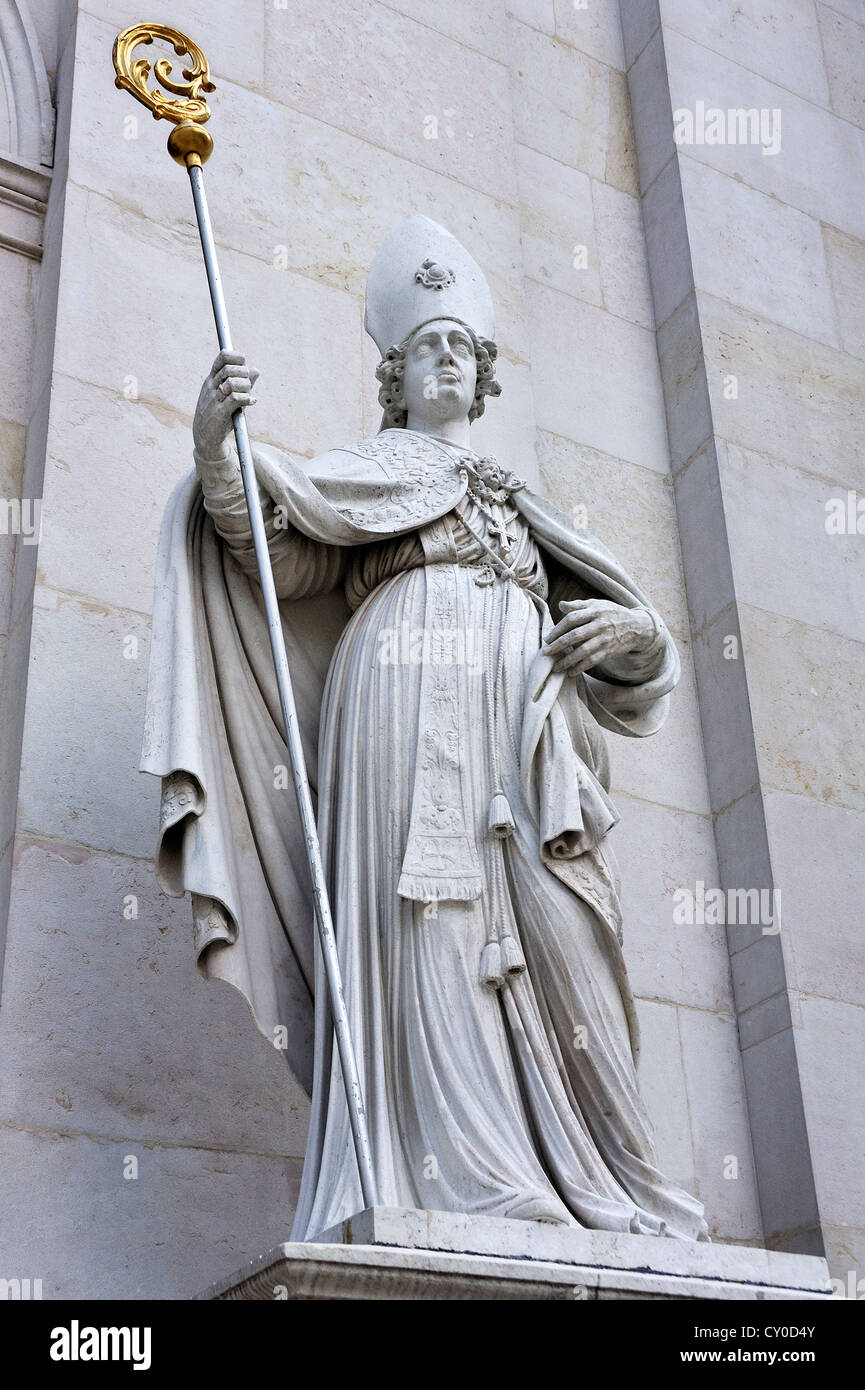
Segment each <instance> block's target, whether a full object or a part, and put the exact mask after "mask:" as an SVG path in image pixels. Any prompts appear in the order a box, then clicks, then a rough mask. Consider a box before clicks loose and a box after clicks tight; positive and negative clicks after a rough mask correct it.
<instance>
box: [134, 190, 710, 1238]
mask: <svg viewBox="0 0 865 1390" xmlns="http://www.w3.org/2000/svg"><path fill="white" fill-rule="evenodd" d="M365 326H366V328H367V331H368V332H369V333H370V335H371V336H372V338H373V339H374V341H375V343H376V344H377V346H378V348H379V351H380V352H381V354H382V360H381V363H380V365H379V367H378V370H377V377H378V380H379V382H380V383H381V390H380V394H379V399H380V401H381V403H382V406H383V410H384V415H383V420H382V425H381V430H380V432H379V433H378V434H377V435H376V436H375V438H372V439H366V440H363V441H361V442H360V443H356V444H348V445H346V446H345V447H343V448H337V449H333V450H331V451H330V452H328V453H325V454H323V455H321V456H320V457H318V458H316V459H314V460H312V462H309V461H308V460H296V459H293V458H290V457H289V456H288V455H286V454H284V453H281V452H280V451H278V450H276V449H273V448H269V447H259V448H257V449H256V451H255V459H256V470H257V473H258V477H259V484H260V489H261V496H262V503H263V506H264V509H265V518H266V522H267V532H268V538H269V545H270V551H271V556H272V561H273V567H274V574H275V579H276V586H277V592H278V595H279V598H280V601H281V608H282V614H283V628H284V633H285V639H286V644H287V649H288V654H289V661H290V664H291V670H292V677H293V680H294V684H295V691H296V696H297V702H298V710H299V716H300V721H301V726H302V733H303V740H304V746H305V751H306V756H307V760H308V765H309V769H310V777H311V781H312V785H313V788H314V790H315V791H316V792H317V798H318V823H319V832H320V836H321V842H322V852H323V860H324V866H325V870H326V873H327V877H328V888H329V895H330V901H331V907H332V911H333V917H334V923H335V927H336V933H337V937H338V945H339V954H340V961H341V965H342V970H343V978H344V981H345V989H346V1000H347V1005H348V1011H349V1017H350V1020H351V1028H352V1033H353V1037H354V1044H355V1048H356V1049H357V1053H358V1059H359V1064H360V1073H361V1081H362V1085H363V1091H364V1095H365V1100H366V1107H367V1112H368V1118H369V1127H370V1133H371V1139H372V1149H373V1157H374V1163H375V1174H376V1181H377V1186H378V1193H379V1201H380V1202H381V1203H382V1205H385V1206H390V1207H416V1208H423V1209H438V1210H446V1211H454V1212H466V1213H483V1214H485V1215H487V1216H503V1217H511V1218H522V1219H525V1220H535V1221H546V1222H553V1223H561V1224H566V1225H582V1226H586V1227H592V1228H597V1229H603V1230H609V1231H626V1232H627V1231H631V1232H639V1233H647V1234H666V1235H669V1236H678V1237H681V1238H684V1239H706V1238H707V1228H706V1223H705V1221H704V1219H703V1212H702V1206H701V1204H700V1203H699V1202H698V1201H697V1200H695V1199H694V1198H693V1197H691V1196H689V1195H688V1194H687V1193H686V1192H684V1191H682V1190H681V1189H680V1188H678V1187H676V1186H675V1185H674V1184H672V1183H671V1182H669V1181H668V1180H667V1179H666V1178H665V1177H664V1176H663V1175H662V1174H661V1173H660V1172H659V1171H658V1168H657V1166H656V1161H655V1156H654V1151H653V1145H652V1139H651V1136H650V1127H649V1123H648V1120H647V1116H646V1113H645V1110H644V1107H643V1104H642V1102H641V1100H640V1096H639V1093H638V1090H637V1082H636V1076H635V1055H636V1047H637V1035H636V1023H635V1018H634V1010H633V1003H632V998H631V994H630V990H629V986H628V981H627V975H626V970H625V965H624V961H623V957H622V949H621V912H620V906H619V897H618V891H617V876H616V870H615V865H614V861H613V857H612V853H611V850H610V847H609V832H610V830H611V829H612V827H613V826H614V824H615V823H616V821H617V819H618V816H617V813H616V810H615V807H614V806H613V804H612V802H611V800H610V797H609V794H608V789H609V771H608V758H607V752H606V747H605V742H604V736H603V732H602V731H603V730H606V731H608V732H612V733H616V734H621V735H624V736H626V737H629V738H633V737H645V736H646V735H649V734H652V733H654V732H655V731H656V730H657V729H658V728H659V727H660V725H661V723H662V722H663V720H664V717H665V714H666V708H667V703H668V699H669V693H670V691H671V690H672V688H673V687H674V685H675V684H676V681H677V679H678V676H679V662H678V657H677V653H676V648H675V646H674V643H673V641H672V639H671V638H670V636H669V633H668V632H667V630H666V628H665V627H664V624H663V622H662V620H661V618H660V616H659V615H658V613H657V612H656V611H655V609H654V608H653V607H652V605H651V603H650V602H649V601H648V599H647V598H646V597H645V596H644V595H643V594H642V593H641V591H640V589H639V588H638V587H637V585H636V584H635V583H634V582H633V580H632V579H630V578H629V576H628V575H627V574H626V573H625V572H624V570H623V569H622V568H621V566H620V565H619V564H618V563H617V561H616V560H615V559H614V557H613V556H612V555H611V554H610V552H609V551H608V550H606V548H605V547H604V546H603V545H601V544H600V543H599V542H598V541H597V540H595V539H594V538H593V537H592V536H590V535H588V534H587V533H586V532H585V531H582V530H577V529H575V528H574V527H573V526H572V524H571V522H570V520H569V518H568V517H567V516H565V515H564V514H563V513H562V512H561V511H559V510H558V509H557V508H556V507H555V506H553V505H552V504H551V503H550V502H548V501H546V500H545V499H543V498H541V497H539V496H537V495H536V494H534V493H533V492H532V491H530V489H529V488H528V487H526V486H525V484H524V483H523V482H522V481H521V480H520V478H519V477H518V476H517V473H516V472H512V471H511V467H510V465H511V464H513V465H514V467H515V468H516V469H517V470H518V469H519V460H518V459H513V460H511V459H508V460H506V461H503V462H501V463H499V462H497V461H496V460H495V459H493V458H488V457H487V458H481V457H478V455H477V454H476V453H475V452H474V451H473V450H472V448H471V444H470V426H471V422H472V421H473V420H474V419H476V418H477V417H478V416H479V415H480V414H481V413H482V412H483V409H484V404H485V401H486V398H487V397H488V396H496V395H498V394H499V391H500V387H499V384H498V383H497V381H496V378H495V362H496V347H495V343H494V341H493V310H492V303H491V297H490V293H489V289H488V286H487V284H486V281H485V279H484V277H483V275H482V273H481V271H480V269H479V268H478V266H477V265H476V263H475V262H474V261H473V259H472V257H471V256H470V255H469V254H468V252H467V251H466V250H465V249H464V248H463V247H462V246H461V245H460V243H459V242H458V241H456V240H455V239H454V238H453V237H452V236H450V235H449V233H447V232H446V231H445V230H444V229H443V228H442V227H440V226H438V225H437V224H436V223H434V222H431V221H429V220H428V219H427V218H424V217H414V218H411V219H410V220H409V221H407V222H405V223H403V224H402V225H400V226H398V227H397V228H396V229H395V230H394V231H393V232H392V234H391V235H390V236H389V237H388V238H387V240H386V241H385V243H384V245H383V246H382V247H381V249H380V251H379V253H378V255H377V257H376V259H375V261H374V263H373V266H372V268H371V271H370V275H369V283H368V286H367V297H366V317H365ZM256 375H257V373H255V372H254V371H252V370H250V369H249V368H248V367H247V365H246V362H245V360H244V358H243V357H242V356H240V355H239V354H234V355H229V354H225V353H223V354H220V356H219V357H217V359H216V361H215V363H214V365H213V369H212V371H211V373H210V375H209V376H208V378H207V380H206V381H205V383H204V386H203V387H202V391H201V395H200V398H199V402H198V408H197V410H196V415H195V424H194V442H195V464H196V472H195V474H191V475H190V476H189V477H188V478H187V479H185V480H184V481H183V482H182V483H181V484H180V485H179V487H178V488H177V489H176V491H175V493H174V494H173V497H172V499H171V502H170V504H169V507H168V511H167V514H166V518H165V522H164V526H163V532H162V538H161V541H160V554H159V561H158V582H157V596H156V609H155V614H154V637H153V655H152V663H151V677H150V691H149V701H148V716H147V730H146V740H145V753H144V763H143V766H144V769H145V770H146V771H149V772H152V773H154V774H156V775H158V776H160V777H161V778H162V779H163V796H162V807H161V834H160V842H159V849H158V857H157V870H158V874H159V878H160V882H161V883H162V885H163V887H164V888H165V890H166V891H167V892H169V893H175V894H181V893H183V892H184V891H188V892H190V893H191V894H192V902H193V915H194V930H195V944H196V951H197V954H198V959H199V962H200V964H201V966H202V968H203V970H204V971H205V973H206V974H208V975H209V976H212V977H218V978H221V979H224V980H227V981H229V982H230V983H232V984H234V985H235V986H236V987H237V988H239V989H240V990H241V991H242V992H243V993H244V995H245V996H246V998H247V1000H248V1001H249V1004H250V1007H251V1009H252V1012H253V1014H254V1017H255V1019H256V1021H257V1022H258V1024H259V1026H260V1027H261V1029H262V1031H263V1032H265V1034H266V1035H268V1036H270V1037H271V1038H273V1039H276V1038H277V1037H279V1038H280V1039H281V1041H282V1045H284V1046H285V1050H286V1054H287V1058H288V1061H289V1064H290V1065H291V1067H292V1069H293V1071H294V1074H295V1075H296V1077H297V1078H298V1079H299V1081H300V1082H301V1083H302V1084H303V1085H304V1086H305V1087H306V1088H307V1090H311V1094H312V1115H311V1123H310V1131H309V1140H308V1146H307V1153H306V1162H305V1166H304V1174H303V1182H302V1188H301V1194H300V1201H299V1206H298V1210H297V1214H296V1219H295V1224H294V1231H293V1233H292V1238H293V1239H299V1240H303V1239H309V1238H312V1237H313V1236H315V1235H316V1234H318V1233H320V1232H322V1231H324V1230H325V1229H327V1228H329V1227H332V1226H334V1225H335V1224H336V1223H337V1222H339V1221H340V1220H342V1219H343V1218H345V1217H347V1216H349V1215H351V1214H353V1213H354V1212H356V1211H359V1210H360V1209H361V1208H362V1207H363V1201H362V1197H361V1191H360V1184H359V1179H358V1175H357V1171H356V1167H355V1162H354V1156H353V1151H352V1143H351V1137H350V1131H349V1123H348V1112H347V1108H346V1100H345V1095H344V1091H343V1087H342V1083H341V1079H340V1075H339V1070H338V1061H337V1058H336V1055H335V1050H334V1047H333V1037H332V1023H331V1017H330V1012H329V1007H328V1004H327V995H326V991H325V989H324V986H323V983H322V980H321V978H320V974H321V969H322V967H321V963H320V961H319V960H318V954H319V953H318V947H317V945H314V933H313V913H312V907H311V901H310V896H309V887H308V883H307V871H306V863H305V859H304V854H303V845H302V841H301V839H300V829H299V824H298V819H297V814H296V808H295V804H294V793H293V789H292V786H291V779H290V777H287V776H286V775H285V764H286V762H287V758H286V750H285V745H284V741H283V739H282V737H281V735H280V732H279V727H280V726H279V709H278V702H277V694H276V688H275V681H274V677H273V673H272V670H271V668H270V664H269V651H268V645H267V640H266V631H265V626H264V616H263V612H262V608H261V603H260V595H259V592H258V588H257V583H256V579H255V574H256V570H255V562H254V556H253V552H252V545H251V537H250V532H249V528H248V524H247V518H246V507H245V502H244V497H243V492H242V487H241V482H240V477H239V471H238V465H237V462H236V459H235V457H234V455H233V453H231V452H230V451H229V449H228V446H227V444H226V440H227V437H228V435H229V432H230V424H231V412H232V411H233V410H235V409H236V408H237V407H238V405H246V404H249V403H250V401H251V400H252V395H251V393H252V389H253V385H254V381H255V378H256ZM314 999H315V1000H316V1001H317V1002H316V1007H315V1009H313V1000H314ZM277 1030H279V1031H278V1032H277Z"/></svg>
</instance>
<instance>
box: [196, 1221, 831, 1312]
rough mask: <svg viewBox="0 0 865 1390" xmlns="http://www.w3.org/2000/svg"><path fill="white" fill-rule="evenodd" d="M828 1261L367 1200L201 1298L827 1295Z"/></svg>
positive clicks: (262, 1258) (270, 1253) (279, 1247)
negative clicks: (329, 1225) (315, 1235)
mask: <svg viewBox="0 0 865 1390" xmlns="http://www.w3.org/2000/svg"><path fill="white" fill-rule="evenodd" d="M830 1296H831V1293H830V1286H829V1272H828V1268H827V1265H826V1261H825V1260H823V1259H819V1258H817V1257H815V1256H811V1255H791V1254H788V1253H786V1252H785V1251H776V1250H760V1249H752V1248H751V1247H749V1246H741V1245H712V1244H709V1243H708V1242H707V1243H702V1242H701V1243H699V1244H691V1243H687V1242H685V1241H679V1240H671V1239H666V1238H663V1237H661V1238H659V1237H653V1236H632V1235H618V1234H614V1233H611V1232H609V1231H587V1230H582V1229H578V1228H565V1227H558V1226H550V1225H544V1224H542V1223H540V1222H529V1221H506V1220H501V1219H498V1218H493V1217H484V1216H464V1215H460V1214H458V1213H451V1212H439V1211H411V1210H404V1209H397V1208H393V1207H371V1208H369V1209H367V1210H366V1211H362V1212H358V1213H357V1215H355V1216H352V1217H350V1218H349V1219H348V1220H347V1221H344V1222H343V1223H342V1224H341V1225H340V1226H338V1227H335V1228H334V1229H333V1230H331V1231H327V1232H325V1233H324V1234H323V1235H322V1236H320V1237H319V1239H318V1240H317V1241H306V1242H299V1241H297V1242H288V1243H286V1244H283V1245H277V1246H275V1247H274V1249H272V1250H269V1251H268V1252H267V1254H265V1255H262V1256H260V1257H259V1258H258V1259H257V1260H252V1261H250V1263H249V1264H248V1265H247V1266H246V1268H245V1269H242V1270H239V1271H238V1272H237V1274H235V1275H233V1276H232V1277H231V1278H230V1279H226V1280H224V1281H222V1282H221V1283H219V1284H215V1285H213V1287H212V1288H210V1289H208V1290H207V1291H206V1292H205V1293H204V1294H202V1295H201V1297H202V1298H204V1299H228V1300H233V1299H241V1300H246V1299H252V1300H255V1299H386V1298H395V1299H412V1300H420V1299H500V1298H513V1299H562V1298H567V1299H581V1300H582V1299H586V1300H588V1299H622V1298H628V1299H632V1298H639V1299H645V1298H654V1299H704V1300H705V1299H712V1300H724V1299H739V1300H741V1299H745V1300H756V1299H815V1298H816V1299H822V1298H828V1297H830Z"/></svg>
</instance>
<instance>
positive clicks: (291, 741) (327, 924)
mask: <svg viewBox="0 0 865 1390" xmlns="http://www.w3.org/2000/svg"><path fill="white" fill-rule="evenodd" d="M187 169H188V172H189V182H190V184H191V186H192V198H193V201H194V203H195V215H196V217H197V219H198V232H199V235H200V237H201V249H202V251H203V252H204V264H205V267H206V269H207V283H208V286H209V288H210V301H211V303H212V305H213V317H214V320H215V323H216V334H217V337H218V339H219V346H220V348H223V349H225V350H227V351H228V352H231V351H233V349H232V343H231V330H230V329H229V326H228V312H227V310H226V307H225V298H224V296H223V293H222V281H221V279H220V275H219V266H218V264H217V260H216V245H215V243H214V240H213V229H212V227H211V225H210V214H209V212H208V209H207V198H206V196H205V193H204V171H203V170H202V168H201V166H200V165H199V164H193V163H190V164H188V165H187ZM231 418H232V423H233V425H234V438H235V440H236V442H237V456H238V458H239V460H240V472H241V475H242V477H243V490H244V492H245V494H246V505H247V508H248V510H249V523H250V526H251V528H252V540H253V545H254V547H255V558H256V560H257V562H258V577H259V580H260V581H261V592H262V595H263V597H264V611H265V613H266V615H267V629H268V632H269V634H270V650H271V652H272V653H273V664H274V667H275V670H276V684H277V686H278V688H279V703H280V706H281V708H282V718H283V723H284V724H285V741H286V743H287V744H288V754H289V759H290V761H291V770H292V775H293V778H294V790H295V793H296V795H297V809H298V811H299V813H300V820H301V825H302V826H303V836H304V840H305V841H306V855H307V859H308V860H309V869H310V873H311V875H312V896H313V901H314V903H315V921H316V926H317V927H318V937H319V942H320V944H321V953H322V956H323V958H324V968H325V971H326V973H327V984H328V992H329V994H330V1005H331V1008H332V1010H333V1018H334V1031H335V1033H336V1043H337V1048H338V1049H339V1060H340V1066H341V1067H342V1077H343V1082H344V1085H345V1094H346V1100H347V1101H348V1114H349V1119H350V1121H351V1133H352V1138H353V1139H354V1151H355V1154H356V1155H357V1166H358V1170H359V1172H360V1185H361V1189H362V1191H363V1200H364V1205H365V1206H368V1207H373V1206H375V1205H376V1188H375V1175H374V1172H373V1166H372V1150H371V1148H370V1142H369V1131H368V1129H367V1123H366V1109H365V1107H364V1103H363V1092H362V1090H361V1085H360V1076H359V1074H358V1069H357V1058H356V1056H355V1051H354V1044H353V1042H352V1038H351V1030H350V1028H349V1022H348V1012H347V1010H346V1007H345V997H344V995H343V989H342V974H341V971H340V968H339V956H338V954H337V949H336V936H335V935H334V930H333V919H332V917H331V913H330V903H329V901H328V896H327V885H326V884H325V879H324V868H323V866H322V862H321V847H320V845H319V842H318V830H317V828H316V824H315V815H314V812H313V809H312V797H311V795H310V790H309V778H308V776H307V771H306V759H305V758H304V755H303V745H302V743H301V739H300V728H299V726H298V722H297V708H296V706H295V703H294V691H293V689H292V685H291V675H290V673H289V669H288V657H287V655H286V651H285V641H284V639H283V635H282V622H281V619H280V616H279V602H278V600H277V597H276V585H275V584H274V581H273V571H272V569H271V563H270V552H269V550H268V546H267V534H266V532H265V529H264V517H263V516H262V513H261V500H260V498H259V495H258V480H257V478H256V476H255V465H254V463H253V460H252V449H251V447H250V443H249V432H248V431H247V428H246V417H245V415H244V412H243V409H242V408H241V409H239V410H236V411H235V412H234V414H233V415H232V417H231Z"/></svg>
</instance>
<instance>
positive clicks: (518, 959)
mask: <svg viewBox="0 0 865 1390" xmlns="http://www.w3.org/2000/svg"><path fill="white" fill-rule="evenodd" d="M499 949H500V950H501V955H502V973H503V974H505V975H522V973H523V971H524V970H525V968H526V961H525V956H524V955H523V953H522V950H521V949H520V944H519V942H518V941H517V940H516V939H515V938H514V937H512V936H503V937H502V939H501V941H500V942H499Z"/></svg>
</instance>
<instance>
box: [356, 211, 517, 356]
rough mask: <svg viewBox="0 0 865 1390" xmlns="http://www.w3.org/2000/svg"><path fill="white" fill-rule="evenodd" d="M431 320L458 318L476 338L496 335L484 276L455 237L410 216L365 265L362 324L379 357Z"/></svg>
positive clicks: (429, 221) (425, 221)
mask: <svg viewBox="0 0 865 1390" xmlns="http://www.w3.org/2000/svg"><path fill="white" fill-rule="evenodd" d="M432 319H457V320H458V321H459V322H460V323H464V324H466V325H467V327H469V328H472V329H474V331H475V333H477V335H478V337H481V338H492V337H493V334H494V332H495V318H494V312H493V299H492V295H491V294H490V287H489V285H488V284H487V282H486V277H485V276H484V273H483V271H482V270H481V268H480V266H479V265H478V263H477V261H476V260H475V259H474V257H473V256H470V255H469V253H468V251H467V250H466V248H465V247H464V246H463V245H462V244H461V243H460V242H459V241H457V239H456V237H455V236H451V234H450V232H449V231H447V230H446V229H445V228H444V227H440V226H439V224H438V222H433V221H432V219H431V218H429V217H421V216H417V217H409V218H408V219H407V220H406V221H405V222H400V223H399V225H398V226H396V227H394V229H393V231H392V232H391V233H390V234H389V236H387V237H386V238H385V240H384V241H383V242H382V244H381V246H380V247H379V249H378V252H377V253H376V256H375V259H374V260H373V263H372V265H371V266H370V271H369V278H368V279H367V282H366V305H365V308H364V318H363V325H364V328H365V329H366V331H367V333H368V334H369V335H370V337H371V338H372V340H373V342H374V343H375V345H376V347H377V348H378V350H379V352H380V353H381V355H382V356H384V354H385V353H386V352H387V350H388V348H390V347H396V346H397V344H398V343H401V342H402V341H403V339H404V338H407V337H408V336H409V334H410V333H414V331H415V330H416V329H418V328H420V327H421V326H422V325H423V324H425V323H429V322H430V321H431V320H432Z"/></svg>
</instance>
